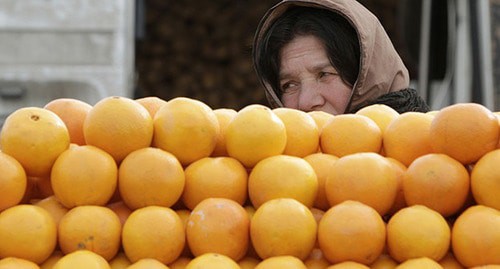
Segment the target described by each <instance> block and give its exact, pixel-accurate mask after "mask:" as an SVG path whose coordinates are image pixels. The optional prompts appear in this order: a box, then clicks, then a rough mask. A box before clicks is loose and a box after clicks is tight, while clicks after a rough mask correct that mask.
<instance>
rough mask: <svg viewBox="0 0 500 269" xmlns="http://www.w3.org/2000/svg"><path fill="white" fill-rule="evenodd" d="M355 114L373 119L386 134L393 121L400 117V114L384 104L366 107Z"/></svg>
mask: <svg viewBox="0 0 500 269" xmlns="http://www.w3.org/2000/svg"><path fill="white" fill-rule="evenodd" d="M355 114H358V115H363V116H367V117H368V118H370V119H372V120H373V121H374V122H375V123H376V124H377V125H378V127H379V128H380V130H381V131H382V133H384V131H385V129H386V128H387V126H388V125H389V124H390V123H391V122H392V120H394V119H395V118H397V117H399V113H398V112H397V111H396V110H395V109H394V108H392V107H390V106H388V105H384V104H373V105H369V106H365V107H363V108H361V109H360V110H358V111H356V113H355Z"/></svg>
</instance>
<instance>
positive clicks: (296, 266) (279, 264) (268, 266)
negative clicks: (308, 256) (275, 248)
mask: <svg viewBox="0 0 500 269" xmlns="http://www.w3.org/2000/svg"><path fill="white" fill-rule="evenodd" d="M274 268H287V269H307V267H306V265H305V264H304V263H303V262H302V261H301V260H300V259H299V258H297V257H295V256H290V255H282V256H275V257H269V258H267V259H264V260H262V261H261V262H260V263H259V264H257V266H256V267H255V269H274Z"/></svg>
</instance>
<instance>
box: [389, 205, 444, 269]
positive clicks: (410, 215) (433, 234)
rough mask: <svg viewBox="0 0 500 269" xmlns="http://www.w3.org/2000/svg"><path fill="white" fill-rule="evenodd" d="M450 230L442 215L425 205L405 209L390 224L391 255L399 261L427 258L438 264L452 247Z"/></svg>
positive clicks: (392, 218)
mask: <svg viewBox="0 0 500 269" xmlns="http://www.w3.org/2000/svg"><path fill="white" fill-rule="evenodd" d="M450 234H451V233H450V227H449V226H448V223H447V222H446V220H445V219H444V217H443V216H441V214H439V213H438V212H436V211H434V210H432V209H429V208H428V207H426V206H423V205H413V206H409V207H405V208H403V209H401V210H399V211H398V212H396V214H394V215H393V216H392V217H391V219H390V220H389V222H388V224H387V247H388V250H389V254H390V255H391V257H392V258H394V259H395V260H396V261H398V262H404V261H406V260H408V259H412V258H419V257H428V258H430V259H433V260H435V261H438V260H440V259H442V258H443V257H444V255H446V253H447V252H448V250H449V247H450V236H451V235H450Z"/></svg>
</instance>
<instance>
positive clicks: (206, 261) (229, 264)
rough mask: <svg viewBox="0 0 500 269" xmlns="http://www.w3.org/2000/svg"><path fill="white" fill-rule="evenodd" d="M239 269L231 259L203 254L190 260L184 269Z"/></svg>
mask: <svg viewBox="0 0 500 269" xmlns="http://www.w3.org/2000/svg"><path fill="white" fill-rule="evenodd" d="M198 268H203V269H240V266H239V265H238V264H237V263H236V262H235V261H233V260H232V259H231V258H229V257H227V256H224V255H222V254H218V253H205V254H203V255H200V256H198V257H196V258H194V259H192V260H191V261H190V262H189V263H188V265H187V266H186V269H198Z"/></svg>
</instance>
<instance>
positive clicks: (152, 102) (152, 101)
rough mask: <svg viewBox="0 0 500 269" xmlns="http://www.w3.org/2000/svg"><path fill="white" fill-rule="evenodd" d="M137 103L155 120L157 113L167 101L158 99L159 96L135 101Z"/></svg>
mask: <svg viewBox="0 0 500 269" xmlns="http://www.w3.org/2000/svg"><path fill="white" fill-rule="evenodd" d="M135 101H136V102H137V103H139V104H141V105H142V106H143V107H144V108H145V109H146V110H147V111H148V112H149V115H150V116H151V118H154V117H155V115H156V112H157V111H158V110H160V108H161V107H162V106H163V105H164V104H166V103H167V101H165V100H163V99H161V98H159V97H157V96H146V97H141V98H138V99H135Z"/></svg>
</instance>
